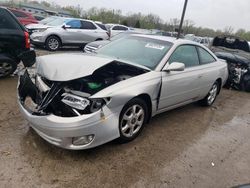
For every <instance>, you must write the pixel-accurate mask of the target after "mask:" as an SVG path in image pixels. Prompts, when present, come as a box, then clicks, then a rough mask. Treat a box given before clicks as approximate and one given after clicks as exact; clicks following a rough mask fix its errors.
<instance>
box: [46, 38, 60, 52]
mask: <svg viewBox="0 0 250 188" xmlns="http://www.w3.org/2000/svg"><path fill="white" fill-rule="evenodd" d="M48 46H49V48H50V49H51V50H56V49H58V48H59V41H58V40H57V39H55V38H51V39H49V41H48Z"/></svg>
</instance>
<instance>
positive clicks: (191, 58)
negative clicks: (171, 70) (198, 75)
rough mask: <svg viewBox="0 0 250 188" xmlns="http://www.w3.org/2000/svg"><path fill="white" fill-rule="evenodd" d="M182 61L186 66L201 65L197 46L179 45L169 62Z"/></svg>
mask: <svg viewBox="0 0 250 188" xmlns="http://www.w3.org/2000/svg"><path fill="white" fill-rule="evenodd" d="M173 62H180V63H184V64H185V66H186V67H192V66H196V65H199V57H198V53H197V50H196V47H195V46H192V45H182V46H179V47H177V49H176V50H175V51H174V53H173V54H172V55H171V57H170V59H169V63H170V64H171V63H173Z"/></svg>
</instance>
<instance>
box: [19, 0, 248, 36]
mask: <svg viewBox="0 0 250 188" xmlns="http://www.w3.org/2000/svg"><path fill="white" fill-rule="evenodd" d="M27 1H28V0H23V2H27ZM29 3H31V4H41V5H43V6H46V7H52V8H55V9H58V8H61V9H64V10H67V11H69V12H70V13H71V14H72V16H74V17H78V18H84V19H90V20H94V21H100V22H103V23H118V24H122V25H126V26H129V27H135V28H143V29H159V30H164V31H175V30H176V29H177V28H178V26H179V23H180V19H178V18H171V19H169V20H168V21H164V20H163V19H161V18H160V17H159V16H158V15H156V14H152V13H151V14H142V13H128V14H126V15H123V14H122V11H121V10H114V9H107V8H97V7H93V8H90V9H88V10H83V9H82V7H81V6H80V5H77V6H66V7H61V6H59V5H58V4H55V3H48V2H47V1H41V2H38V1H29ZM183 33H184V34H195V35H197V36H207V37H215V36H217V35H222V34H226V35H235V36H238V37H240V38H242V39H245V40H248V41H250V31H246V30H245V29H239V30H237V31H235V30H234V28H233V27H231V26H226V27H225V28H224V29H223V30H220V29H217V30H214V29H211V28H206V27H199V26H196V25H195V22H194V21H192V20H189V19H186V20H184V23H183Z"/></svg>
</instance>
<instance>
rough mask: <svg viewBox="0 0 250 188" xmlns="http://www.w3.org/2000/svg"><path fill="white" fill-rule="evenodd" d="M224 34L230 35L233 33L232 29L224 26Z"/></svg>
mask: <svg viewBox="0 0 250 188" xmlns="http://www.w3.org/2000/svg"><path fill="white" fill-rule="evenodd" d="M223 32H224V34H226V35H232V34H233V32H234V28H233V27H232V26H226V27H225V28H224V30H223Z"/></svg>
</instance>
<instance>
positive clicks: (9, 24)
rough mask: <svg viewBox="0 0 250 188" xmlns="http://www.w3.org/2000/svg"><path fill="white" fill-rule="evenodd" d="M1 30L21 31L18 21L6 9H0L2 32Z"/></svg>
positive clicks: (0, 27)
mask: <svg viewBox="0 0 250 188" xmlns="http://www.w3.org/2000/svg"><path fill="white" fill-rule="evenodd" d="M1 29H14V30H18V29H21V27H20V26H19V24H18V23H17V21H16V20H15V19H14V18H13V17H12V16H11V14H10V13H9V12H8V11H7V10H5V9H0V30H1Z"/></svg>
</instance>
